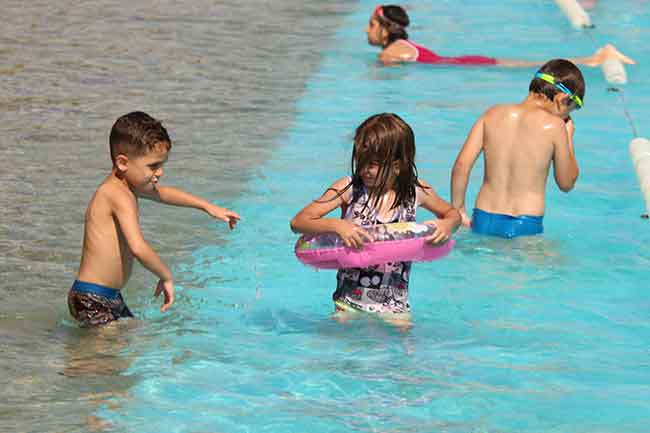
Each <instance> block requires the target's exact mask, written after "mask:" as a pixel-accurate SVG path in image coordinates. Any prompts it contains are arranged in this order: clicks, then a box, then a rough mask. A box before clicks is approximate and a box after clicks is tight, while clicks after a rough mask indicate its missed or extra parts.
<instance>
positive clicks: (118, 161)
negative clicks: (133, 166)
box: [115, 153, 129, 171]
mask: <svg viewBox="0 0 650 433" xmlns="http://www.w3.org/2000/svg"><path fill="white" fill-rule="evenodd" d="M115 166H116V167H117V169H118V170H119V171H126V170H127V169H128V168H129V157H128V156H126V155H125V154H123V153H120V154H119V155H117V156H116V157H115Z"/></svg>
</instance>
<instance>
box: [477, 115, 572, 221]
mask: <svg viewBox="0 0 650 433" xmlns="http://www.w3.org/2000/svg"><path fill="white" fill-rule="evenodd" d="M478 127H479V128H480V129H482V131H480V132H482V147H483V149H482V150H483V152H484V180H483V185H482V186H481V190H480V192H479V194H478V197H477V200H476V207H478V208H480V209H483V210H485V211H488V212H494V213H500V214H507V215H540V216H541V215H543V214H544V195H545V189H546V180H547V177H548V172H549V168H550V164H551V161H553V160H554V159H555V153H556V147H560V148H561V147H564V148H566V146H567V141H568V135H567V130H566V127H565V122H564V121H563V120H562V119H561V118H560V117H557V116H554V115H552V114H550V113H548V112H547V111H545V110H543V109H541V108H539V107H535V106H531V105H529V104H526V103H521V104H507V105H496V106H494V107H492V108H490V109H489V110H488V111H487V112H486V113H485V114H484V115H483V117H482V118H481V120H480V121H479V125H478ZM565 156H566V155H564V154H563V155H560V159H561V160H560V161H559V162H560V163H561V162H564V161H563V159H564V158H563V157H565ZM560 187H561V188H563V186H562V185H561V186H560Z"/></svg>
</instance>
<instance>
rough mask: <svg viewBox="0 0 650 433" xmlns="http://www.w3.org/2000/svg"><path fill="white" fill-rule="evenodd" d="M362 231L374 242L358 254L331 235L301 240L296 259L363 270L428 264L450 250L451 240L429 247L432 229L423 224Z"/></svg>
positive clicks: (390, 225) (411, 223) (299, 240)
mask: <svg viewBox="0 0 650 433" xmlns="http://www.w3.org/2000/svg"><path fill="white" fill-rule="evenodd" d="M364 229H365V230H366V231H367V232H368V234H370V236H372V238H373V239H374V241H373V242H368V243H366V244H365V245H364V246H363V248H361V249H359V250H357V249H355V248H349V247H346V246H345V244H344V243H343V241H342V240H341V238H340V237H339V236H338V235H337V234H335V233H322V234H319V235H305V236H301V237H300V239H298V242H296V248H295V252H296V257H298V260H300V261H301V262H303V263H304V264H306V265H310V266H314V267H316V268H320V269H338V268H365V267H368V266H372V265H381V264H384V263H389V262H411V261H413V262H429V261H431V260H436V259H440V258H442V257H444V256H446V255H447V254H449V252H450V251H451V249H452V248H453V246H454V241H453V240H449V241H448V242H446V243H445V244H443V245H435V246H434V245H431V244H429V243H428V238H429V237H430V236H431V235H433V233H434V232H435V227H432V226H428V225H426V224H418V223H415V222H403V223H393V224H378V225H375V226H370V227H364Z"/></svg>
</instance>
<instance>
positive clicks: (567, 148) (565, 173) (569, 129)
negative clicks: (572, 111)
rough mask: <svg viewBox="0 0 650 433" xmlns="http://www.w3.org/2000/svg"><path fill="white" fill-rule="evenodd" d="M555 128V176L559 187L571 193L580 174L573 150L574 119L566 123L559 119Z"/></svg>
mask: <svg viewBox="0 0 650 433" xmlns="http://www.w3.org/2000/svg"><path fill="white" fill-rule="evenodd" d="M553 127H554V134H553V175H554V176H555V183H557V186H558V187H559V188H560V189H561V190H562V191H563V192H569V191H571V190H572V189H573V187H574V186H575V184H576V180H578V174H579V173H580V170H579V169H578V161H577V160H576V156H575V152H574V149H573V133H574V132H575V128H574V125H573V119H571V118H569V119H568V120H567V121H566V122H564V121H562V120H561V119H558V121H557V122H556V123H555V124H554V125H553Z"/></svg>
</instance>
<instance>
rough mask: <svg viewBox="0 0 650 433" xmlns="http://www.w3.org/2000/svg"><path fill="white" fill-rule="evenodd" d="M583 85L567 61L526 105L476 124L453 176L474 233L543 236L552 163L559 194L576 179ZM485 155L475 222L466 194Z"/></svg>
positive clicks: (535, 86) (533, 88)
mask: <svg viewBox="0 0 650 433" xmlns="http://www.w3.org/2000/svg"><path fill="white" fill-rule="evenodd" d="M584 95H585V82H584V79H583V77H582V73H581V72H580V70H579V69H578V68H577V66H575V65H574V64H573V63H571V62H570V61H568V60H563V59H555V60H551V61H549V62H547V63H545V64H544V65H543V66H542V67H541V68H540V70H539V71H538V72H537V73H536V74H535V76H534V77H533V79H532V81H531V82H530V86H529V93H528V96H527V97H526V99H525V100H524V101H523V102H521V103H519V104H504V105H495V106H493V107H491V108H489V109H488V110H487V111H486V112H485V113H484V114H483V115H482V116H481V117H480V118H479V119H478V121H477V122H476V123H475V124H474V126H473V127H472V130H471V131H470V133H469V135H468V137H467V139H466V140H465V144H464V145H463V148H462V149H461V151H460V153H459V154H458V157H457V158H456V162H455V164H454V168H453V171H452V175H451V198H452V205H453V206H454V207H455V208H457V209H458V210H459V211H460V213H461V217H462V221H463V225H465V226H466V227H470V226H471V227H472V230H473V231H474V232H476V233H480V234H486V235H493V236H499V237H503V238H513V237H517V236H522V235H534V234H538V233H542V232H543V231H544V227H543V223H542V220H543V216H544V196H545V188H546V179H547V177H548V173H549V169H550V167H551V164H553V173H554V177H555V182H556V183H557V185H558V187H559V188H560V189H561V190H562V191H564V192H569V191H570V190H571V189H573V186H574V185H575V182H576V180H577V178H578V163H577V161H576V158H575V153H574V149H573V133H574V124H573V119H572V118H571V116H570V113H571V112H572V111H573V110H577V109H579V108H581V107H582V104H583V102H582V101H583V98H584ZM481 152H483V154H484V170H485V172H484V176H483V185H482V186H481V189H480V191H479V194H478V197H477V198H476V205H475V208H474V212H473V218H472V219H471V220H470V218H469V217H468V216H467V213H466V212H465V192H466V190H467V184H468V181H469V175H470V172H471V170H472V166H473V165H474V163H475V161H476V159H477V158H478V156H479V155H480V154H481Z"/></svg>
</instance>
